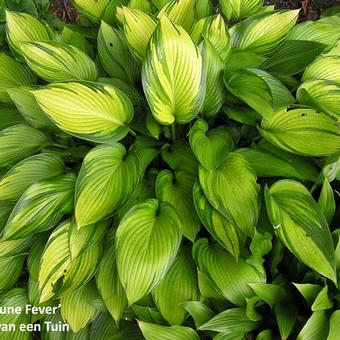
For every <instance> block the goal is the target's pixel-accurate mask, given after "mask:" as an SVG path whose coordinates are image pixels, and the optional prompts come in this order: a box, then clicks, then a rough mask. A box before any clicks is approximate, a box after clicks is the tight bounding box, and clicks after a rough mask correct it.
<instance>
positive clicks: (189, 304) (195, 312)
mask: <svg viewBox="0 0 340 340" xmlns="http://www.w3.org/2000/svg"><path fill="white" fill-rule="evenodd" d="M182 306H183V308H184V309H185V310H186V311H187V312H188V313H189V314H190V315H191V317H192V318H193V319H194V322H195V326H196V327H197V328H198V327H199V326H201V325H203V324H204V323H206V322H207V321H209V320H210V319H211V318H213V317H214V316H215V313H214V312H213V311H212V310H211V309H210V308H209V307H208V306H206V305H205V304H204V303H203V302H200V301H186V302H184V303H183V304H182Z"/></svg>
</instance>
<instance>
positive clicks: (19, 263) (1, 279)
mask: <svg viewBox="0 0 340 340" xmlns="http://www.w3.org/2000/svg"><path fill="white" fill-rule="evenodd" d="M24 262H25V256H13V257H0V292H3V291H6V290H9V289H11V288H12V287H13V286H14V285H15V284H16V283H17V281H18V279H19V277H20V274H21V270H22V267H23V264H24Z"/></svg>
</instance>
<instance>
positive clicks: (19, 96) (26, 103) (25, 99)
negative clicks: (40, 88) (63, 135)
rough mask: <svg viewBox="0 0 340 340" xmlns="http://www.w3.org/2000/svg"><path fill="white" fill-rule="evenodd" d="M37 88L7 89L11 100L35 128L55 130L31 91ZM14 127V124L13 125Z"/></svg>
mask: <svg viewBox="0 0 340 340" xmlns="http://www.w3.org/2000/svg"><path fill="white" fill-rule="evenodd" d="M35 89H37V88H36V87H29V86H20V87H15V88H10V89H7V93H8V94H9V96H10V97H11V100H12V101H13V103H14V104H15V106H16V107H17V109H18V111H19V112H20V113H21V114H22V116H23V117H24V118H25V120H26V121H27V122H28V123H29V124H30V125H32V126H33V127H35V128H38V129H39V128H45V129H49V130H51V129H53V128H54V127H55V126H54V124H53V122H52V121H51V120H50V119H49V118H48V116H47V115H45V113H44V112H43V111H42V110H41V108H40V106H39V105H38V103H37V101H36V99H35V98H34V95H33V94H32V93H31V91H33V90H35ZM12 125H13V124H12Z"/></svg>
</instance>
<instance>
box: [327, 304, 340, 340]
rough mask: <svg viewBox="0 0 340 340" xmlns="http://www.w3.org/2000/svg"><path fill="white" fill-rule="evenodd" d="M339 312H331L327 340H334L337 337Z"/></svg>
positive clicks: (339, 321)
mask: <svg viewBox="0 0 340 340" xmlns="http://www.w3.org/2000/svg"><path fill="white" fill-rule="evenodd" d="M339 326H340V311H339V310H337V311H335V312H333V314H332V315H331V317H330V320H329V333H328V337H327V340H336V339H337V337H338V335H339Z"/></svg>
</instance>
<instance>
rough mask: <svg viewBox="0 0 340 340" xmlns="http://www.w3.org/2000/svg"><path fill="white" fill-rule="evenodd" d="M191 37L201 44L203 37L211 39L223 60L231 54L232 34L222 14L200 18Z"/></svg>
mask: <svg viewBox="0 0 340 340" xmlns="http://www.w3.org/2000/svg"><path fill="white" fill-rule="evenodd" d="M191 37H192V40H193V41H194V42H195V43H196V44H199V43H200V42H201V41H202V40H203V39H204V40H207V41H209V42H210V44H211V45H212V47H213V48H214V49H215V51H216V52H217V54H218V55H219V56H220V58H221V59H222V61H226V60H227V59H228V57H229V56H230V53H231V41H230V36H229V32H228V28H227V26H226V24H225V22H224V20H223V18H222V16H221V15H220V14H218V15H214V16H209V17H207V18H204V19H201V20H199V21H198V22H197V23H196V24H195V26H194V28H193V31H192V33H191ZM207 90H208V88H207Z"/></svg>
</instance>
